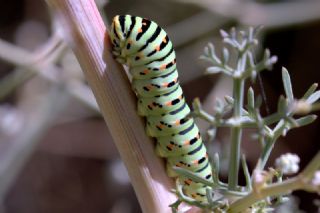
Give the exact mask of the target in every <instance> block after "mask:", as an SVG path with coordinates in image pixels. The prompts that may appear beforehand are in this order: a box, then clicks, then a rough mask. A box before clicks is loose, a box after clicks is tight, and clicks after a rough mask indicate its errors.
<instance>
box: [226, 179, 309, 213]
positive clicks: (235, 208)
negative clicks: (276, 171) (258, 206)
mask: <svg viewBox="0 0 320 213" xmlns="http://www.w3.org/2000/svg"><path fill="white" fill-rule="evenodd" d="M302 187H303V182H302V181H301V179H300V178H298V177H295V178H291V179H289V180H287V181H284V182H282V183H275V184H272V185H270V186H268V187H266V188H264V189H261V191H259V193H257V192H255V191H253V192H251V193H250V194H249V195H247V196H245V197H244V198H241V199H239V200H237V201H235V202H234V203H232V204H231V205H230V207H229V209H228V211H227V212H228V213H239V212H243V211H244V210H246V209H247V208H248V207H250V206H252V205H253V204H254V203H256V202H258V201H259V200H262V199H264V198H266V197H268V196H274V195H280V194H287V193H289V192H290V191H293V190H297V189H300V188H302Z"/></svg>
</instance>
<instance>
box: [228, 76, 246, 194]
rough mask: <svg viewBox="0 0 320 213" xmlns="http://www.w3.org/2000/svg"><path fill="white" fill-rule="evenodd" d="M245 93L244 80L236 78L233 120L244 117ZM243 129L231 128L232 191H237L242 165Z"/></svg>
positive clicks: (230, 182)
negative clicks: (240, 166) (242, 110)
mask: <svg viewBox="0 0 320 213" xmlns="http://www.w3.org/2000/svg"><path fill="white" fill-rule="evenodd" d="M243 91H244V80H243V79H241V78H235V79H234V83H233V98H234V109H233V118H234V119H239V118H240V117H241V115H242V113H241V109H242V108H243V107H242V105H243ZM241 136H242V129H241V126H240V125H239V126H234V127H232V128H231V144H230V163H229V175H228V184H229V189H230V190H237V185H238V174H239V164H240V145H241Z"/></svg>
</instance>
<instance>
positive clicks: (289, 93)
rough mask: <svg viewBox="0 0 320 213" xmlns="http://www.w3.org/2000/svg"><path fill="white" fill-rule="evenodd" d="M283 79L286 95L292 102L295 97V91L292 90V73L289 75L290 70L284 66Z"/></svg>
mask: <svg viewBox="0 0 320 213" xmlns="http://www.w3.org/2000/svg"><path fill="white" fill-rule="evenodd" d="M282 81H283V86H284V91H285V93H286V96H287V98H288V99H289V102H292V101H293V99H294V97H293V92H292V84H291V80H290V75H289V72H288V70H287V69H286V68H284V67H282Z"/></svg>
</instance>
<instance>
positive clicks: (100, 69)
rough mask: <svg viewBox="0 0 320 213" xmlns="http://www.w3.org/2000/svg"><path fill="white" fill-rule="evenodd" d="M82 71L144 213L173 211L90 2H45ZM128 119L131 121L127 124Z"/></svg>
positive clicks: (161, 174) (164, 179) (151, 149)
mask: <svg viewBox="0 0 320 213" xmlns="http://www.w3.org/2000/svg"><path fill="white" fill-rule="evenodd" d="M47 3H48V4H49V6H50V8H51V9H52V12H53V14H54V15H55V18H57V21H59V23H60V24H61V25H62V28H61V29H62V30H61V31H62V33H63V35H64V36H65V37H67V38H68V39H67V41H68V42H69V45H70V46H71V47H72V49H73V51H74V52H75V55H76V57H77V59H78V61H79V63H80V65H81V67H82V69H83V72H84V73H85V77H86V80H87V81H88V83H89V85H90V87H91V89H92V91H93V94H94V96H95V98H96V100H97V103H98V106H99V108H100V110H101V113H102V115H103V117H104V119H105V121H106V123H107V125H108V127H109V130H110V133H111V135H112V137H113V139H114V143H115V144H116V146H117V148H118V150H119V153H120V156H121V158H122V160H123V162H124V164H125V165H126V167H127V169H128V174H129V176H130V179H131V182H132V185H133V187H134V189H135V192H136V194H137V197H138V200H139V202H140V205H141V209H142V211H143V212H152V213H167V212H171V209H170V207H169V205H170V204H171V203H173V202H175V200H176V196H174V195H173V194H172V193H171V192H170V189H171V188H172V187H173V184H172V180H170V179H169V177H168V176H167V175H166V172H165V168H164V166H163V162H162V160H160V159H159V158H158V157H157V156H156V155H155V153H154V147H153V144H152V141H151V140H150V138H148V137H147V135H146V134H145V130H144V124H143V121H142V119H141V118H140V117H139V116H138V115H137V112H136V98H135V95H134V93H133V92H132V90H131V87H130V84H129V80H128V78H127V76H126V74H125V71H124V70H123V68H122V67H121V66H120V65H119V64H118V63H116V62H115V60H114V59H113V57H112V55H111V44H110V40H109V35H108V30H107V29H106V27H105V26H104V24H103V21H102V19H101V16H100V14H99V12H98V9H97V7H96V5H95V2H94V0H47ZM128 121H130V122H128Z"/></svg>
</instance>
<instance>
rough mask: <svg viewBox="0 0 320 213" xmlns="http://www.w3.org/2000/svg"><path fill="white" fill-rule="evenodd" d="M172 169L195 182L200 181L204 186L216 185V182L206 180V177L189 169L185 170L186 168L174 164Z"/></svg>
mask: <svg viewBox="0 0 320 213" xmlns="http://www.w3.org/2000/svg"><path fill="white" fill-rule="evenodd" d="M172 169H173V170H174V171H175V172H176V173H178V174H179V175H182V176H185V177H188V178H190V179H191V180H193V181H195V182H199V183H202V184H204V185H206V186H211V187H215V186H216V184H214V183H213V182H210V181H207V180H206V179H204V178H202V177H200V176H199V175H197V174H196V173H194V172H191V171H189V170H186V169H183V168H180V167H176V166H174V167H173V168H172Z"/></svg>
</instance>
